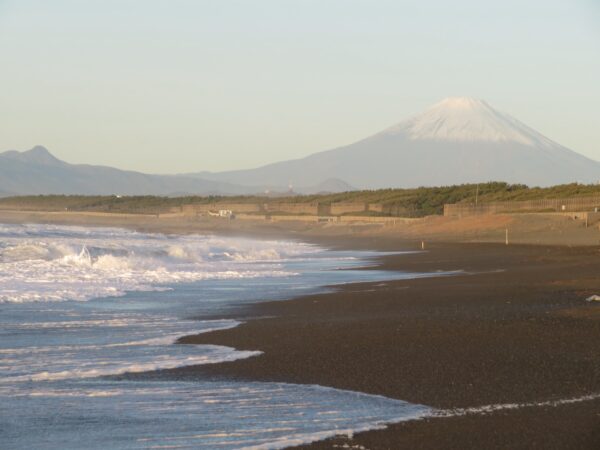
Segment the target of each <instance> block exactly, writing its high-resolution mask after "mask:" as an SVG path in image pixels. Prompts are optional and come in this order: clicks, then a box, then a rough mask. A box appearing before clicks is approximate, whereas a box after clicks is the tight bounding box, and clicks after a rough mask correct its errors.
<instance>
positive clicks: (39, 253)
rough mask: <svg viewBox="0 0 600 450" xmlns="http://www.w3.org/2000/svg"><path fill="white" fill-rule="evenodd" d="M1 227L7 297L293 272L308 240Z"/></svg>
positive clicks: (89, 294) (77, 295)
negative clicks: (289, 263)
mask: <svg viewBox="0 0 600 450" xmlns="http://www.w3.org/2000/svg"><path fill="white" fill-rule="evenodd" d="M94 231H95V232H94V233H90V231H89V230H87V229H82V228H78V227H54V226H42V225H30V226H8V225H4V226H0V303H6V302H8V303H27V302H44V301H62V300H80V301H83V300H88V299H91V298H97V297H106V296H120V295H123V294H124V293H125V292H127V291H151V290H154V289H157V288H160V287H161V286H164V285H168V284H172V283H182V282H194V281H200V280H213V279H235V278H255V277H261V276H269V277H281V276H290V275H293V273H292V272H289V271H286V270H283V269H282V266H281V262H282V261H284V260H286V259H287V258H289V257H293V256H295V255H298V254H303V253H311V252H316V251H318V249H316V248H314V247H311V246H309V245H306V244H301V243H292V242H279V241H271V242H260V241H254V240H248V239H221V238H217V237H209V236H178V237H167V236H162V235H147V234H142V233H135V232H131V231H127V230H119V229H107V228H103V229H97V230H94Z"/></svg>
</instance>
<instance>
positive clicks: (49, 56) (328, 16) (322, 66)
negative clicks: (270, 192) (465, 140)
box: [0, 0, 600, 173]
mask: <svg viewBox="0 0 600 450" xmlns="http://www.w3.org/2000/svg"><path fill="white" fill-rule="evenodd" d="M448 96H473V97H478V98H483V99H485V100H487V101H488V102H489V103H490V104H491V105H492V106H494V107H495V108H497V109H500V110H502V111H505V112H508V113H509V114H511V115H513V116H515V117H516V118H518V119H520V120H522V121H523V122H525V123H526V124H528V125H530V126H532V127H533V128H535V129H537V130H538V131H540V132H541V133H543V134H545V135H546V136H548V137H549V138H551V139H553V140H555V141H557V142H559V143H561V144H563V145H565V146H567V147H569V148H571V149H573V150H575V151H578V152H580V153H582V154H584V155H586V156H589V157H592V158H594V159H598V160H600V1H598V0H502V1H500V0H495V1H487V0H453V1H448V0H437V1H434V0H418V1H417V0H415V1H402V0H210V1H209V0H162V1H159V0H137V1H136V0H85V1H81V0H52V1H48V0H0V151H3V150H9V149H16V150H25V149H28V148H31V147H32V146H34V145H36V144H42V145H44V146H46V147H48V148H49V149H50V150H51V151H52V152H53V153H54V154H55V155H56V156H58V157H59V158H61V159H65V160H67V161H69V162H73V163H93V164H106V165H112V166H116V167H120V168H126V169H135V170H141V171H147V172H163V173H177V172H192V171H201V170H225V169H237V168H247V167H254V166H258V165H261V164H265V163H269V162H274V161H277V160H284V159H290V158H296V157H302V156H305V155H307V154H310V153H314V152H316V151H321V150H326V149H329V148H333V147H336V146H340V145H344V144H348V143H351V142H354V141H356V140H358V139H361V138H363V137H366V136H368V135H370V134H373V133H375V132H377V131H379V130H381V129H383V128H386V127H388V126H390V125H393V124H394V123H396V122H399V121H400V120H402V119H404V118H406V117H407V116H410V115H411V114H413V113H417V112H420V111H421V110H423V109H426V108H427V107H428V106H430V105H431V104H433V103H435V102H437V101H439V100H441V99H442V98H445V97H448Z"/></svg>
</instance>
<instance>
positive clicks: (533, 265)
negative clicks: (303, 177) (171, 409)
mask: <svg viewBox="0 0 600 450" xmlns="http://www.w3.org/2000/svg"><path fill="white" fill-rule="evenodd" d="M337 245H340V243H339V242H338V243H337ZM383 245H384V246H385V245H389V244H385V243H384V244H383ZM597 254H598V252H597V250H596V249H594V248H566V247H539V246H511V247H506V246H498V245H487V244H436V245H433V246H432V247H431V249H430V250H429V251H428V252H425V253H420V254H412V255H387V256H383V257H381V266H380V267H378V268H379V269H387V270H410V271H428V270H429V271H432V270H452V269H459V268H460V269H465V270H466V273H465V274H462V275H455V276H452V277H434V278H417V279H409V280H395V281H387V282H366V283H356V284H349V285H342V286H338V287H336V288H335V290H334V291H333V292H328V293H323V294H315V295H308V296H304V297H299V298H296V299H291V300H287V301H283V302H266V303H258V304H255V305H253V306H251V307H250V309H249V310H248V309H246V310H244V317H243V319H244V320H246V322H245V323H243V324H242V325H240V326H238V327H236V328H234V329H231V330H226V331H223V332H220V331H217V332H214V333H208V334H205V335H198V336H188V337H185V338H182V339H180V341H179V342H182V343H193V344H216V345H227V346H232V347H235V348H237V349H240V350H248V349H260V350H261V351H263V354H262V355H261V356H260V357H258V358H250V359H248V360H239V361H235V362H232V363H228V364H221V365H214V366H206V367H197V368H194V367H187V368H181V369H175V370H173V371H169V372H170V375H174V376H178V377H186V378H187V377H194V376H211V377H221V376H222V377H227V378H238V379H251V380H256V381H282V382H292V383H299V384H319V385H323V386H330V387H335V388H339V389H346V390H353V391H359V392H366V393H369V394H375V395H383V396H386V397H390V398H395V399H399V400H404V401H408V402H411V403H418V404H424V405H427V406H432V407H434V408H440V409H454V408H471V407H481V406H485V405H493V404H510V403H530V402H547V401H558V400H563V399H567V398H573V397H578V396H582V395H588V394H596V393H599V392H600V376H599V375H598V374H599V373H600V370H599V369H600V343H598V339H597V336H600V307H598V306H597V305H590V304H587V303H586V302H585V301H584V298H586V296H587V294H590V295H591V293H593V292H596V289H597V290H600V281H599V280H597V279H595V278H594V277H595V275H596V269H597V267H598V264H597V263H596V261H595V259H596V258H597ZM440 293H443V294H440ZM252 316H254V318H252ZM261 317H262V318H261ZM264 317H270V318H264ZM599 412H600V399H598V398H596V399H593V400H588V401H584V402H581V403H576V404H568V403H567V404H561V405H555V406H549V405H541V406H535V407H534V406H524V407H521V408H516V409H511V408H508V409H505V410H498V411H494V412H489V413H482V414H467V415H459V416H450V417H429V418H425V419H422V420H417V421H410V422H400V423H397V424H392V425H389V426H388V427H387V428H386V429H384V430H374V431H367V432H363V433H358V434H356V435H355V436H354V437H353V438H352V439H348V438H336V439H329V440H326V441H321V442H317V443H313V444H310V445H305V446H300V447H299V448H303V449H325V448H327V449H330V448H334V447H333V445H345V444H348V445H363V446H365V447H366V448H370V449H400V448H432V449H433V448H531V447H533V446H539V447H540V448H590V449H591V448H596V446H597V445H598V444H600V416H599V415H598V413H599ZM543 417H545V419H542V418H543ZM546 428H553V429H555V430H560V432H558V431H557V432H555V433H553V432H551V431H548V430H546ZM517 430H518V433H517ZM519 436H522V438H520V437H519Z"/></svg>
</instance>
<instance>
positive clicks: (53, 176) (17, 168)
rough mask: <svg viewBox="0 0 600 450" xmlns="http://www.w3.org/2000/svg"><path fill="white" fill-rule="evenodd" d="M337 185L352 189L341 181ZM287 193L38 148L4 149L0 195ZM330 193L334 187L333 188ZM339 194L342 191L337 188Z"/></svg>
mask: <svg viewBox="0 0 600 450" xmlns="http://www.w3.org/2000/svg"><path fill="white" fill-rule="evenodd" d="M334 185H336V183H332V182H331V180H326V181H325V182H323V183H318V184H315V185H314V186H307V187H301V188H299V191H300V192H302V193H308V194H312V193H317V192H322V191H327V189H328V187H332V186H334ZM336 187H337V188H340V189H343V190H352V187H351V186H349V185H347V184H345V183H343V182H341V181H339V183H337V185H336ZM265 190H269V191H272V192H275V193H276V192H279V191H281V192H286V190H287V183H286V184H284V185H282V186H277V185H265V184H263V185H257V186H250V187H248V186H241V185H237V184H234V183H227V182H222V181H213V180H204V179H202V178H199V177H196V176H192V175H150V174H144V173H140V172H134V171H126V170H120V169H115V168H112V167H106V166H92V165H87V164H69V163H66V162H64V161H61V160H60V159H58V158H56V157H54V156H53V155H52V154H51V153H50V152H49V151H48V150H47V149H46V148H44V147H42V146H36V147H34V148H32V149H31V150H28V151H24V152H18V151H15V150H9V151H7V152H4V153H0V196H9V195H38V194H82V195H112V194H118V195H193V194H196V195H211V194H213V195H243V194H258V193H261V194H262V193H264V191H265ZM328 192H331V191H328ZM336 192H339V191H336Z"/></svg>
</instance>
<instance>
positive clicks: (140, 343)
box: [0, 225, 431, 450]
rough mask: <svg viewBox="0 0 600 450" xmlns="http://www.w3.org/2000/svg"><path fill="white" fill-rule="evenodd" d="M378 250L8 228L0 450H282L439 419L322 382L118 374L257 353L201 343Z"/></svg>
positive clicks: (339, 276)
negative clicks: (243, 314)
mask: <svg viewBox="0 0 600 450" xmlns="http://www.w3.org/2000/svg"><path fill="white" fill-rule="evenodd" d="M377 255H378V253H375V252H358V251H331V250H327V249H324V248H321V247H318V246H315V245H311V244H306V243H302V242H294V241H283V240H254V239H244V238H234V237H220V236H211V235H176V236H175V235H162V234H146V233H140V232H135V231H129V230H124V229H117V228H85V227H73V226H54V225H0V448H2V449H3V450H9V449H27V450H30V449H57V450H59V449H60V450H67V449H83V448H85V449H107V448H110V449H148V448H177V449H184V448H194V449H240V448H247V449H263V448H264V449H278V448H285V447H288V446H291V445H298V444H301V443H307V442H311V441H314V440H319V439H323V438H326V437H329V436H333V435H336V434H352V433H354V432H357V431H361V430H367V429H374V428H379V427H382V426H384V424H385V423H390V422H397V421H401V420H409V419H414V418H419V417H422V416H424V415H427V414H429V413H430V412H431V410H430V409H429V408H428V407H426V406H423V405H415V404H411V403H407V402H404V401H401V400H395V399H389V398H385V397H380V396H374V395H367V394H362V393H357V392H350V391H343V390H338V389H332V388H326V387H322V386H313V385H294V384H286V383H264V382H241V381H230V380H214V379H211V380H203V379H198V380H194V381H179V380H176V379H169V378H168V377H160V378H158V379H157V378H156V377H148V378H147V379H145V378H144V377H143V376H139V377H136V378H135V379H123V377H118V375H122V374H127V373H132V372H133V373H142V374H143V373H144V372H151V371H155V370H160V369H169V368H175V367H183V366H189V365H201V364H214V363H221V362H227V361H233V360H236V359H240V358H257V357H260V354H261V349H255V350H253V351H239V350H236V349H234V348H228V347H222V346H210V345H181V344H175V341H176V340H177V339H178V338H179V337H181V336H186V335H190V334H197V333H205V332H209V331H211V330H218V329H225V328H230V327H235V326H237V325H239V322H238V321H236V320H233V319H230V318H222V319H220V318H219V317H220V316H222V317H231V313H232V312H235V310H236V308H238V307H239V306H241V305H246V304H251V303H255V302H259V301H264V300H286V299H289V298H292V297H296V296H298V295H303V294H309V293H314V292H321V291H324V290H326V289H328V288H326V287H325V286H328V285H335V284H341V283H348V282H357V281H377V280H389V279H397V278H412V277H417V276H423V275H424V274H409V273H398V272H393V273H392V272H385V271H380V270H374V269H369V270H363V269H362V268H363V267H365V266H368V265H372V259H373V258H374V257H375V256H377Z"/></svg>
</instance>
